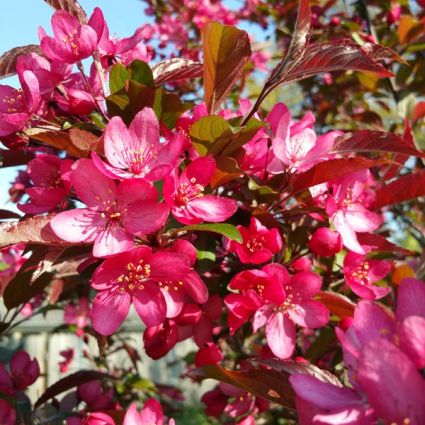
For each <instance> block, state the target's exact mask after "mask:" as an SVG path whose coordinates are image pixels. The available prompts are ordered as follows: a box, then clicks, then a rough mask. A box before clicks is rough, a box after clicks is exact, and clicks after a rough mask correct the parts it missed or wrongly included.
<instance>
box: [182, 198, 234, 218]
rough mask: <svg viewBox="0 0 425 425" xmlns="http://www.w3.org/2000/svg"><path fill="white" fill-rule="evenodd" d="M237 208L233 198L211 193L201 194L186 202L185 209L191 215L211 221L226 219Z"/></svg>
mask: <svg viewBox="0 0 425 425" xmlns="http://www.w3.org/2000/svg"><path fill="white" fill-rule="evenodd" d="M237 209H238V204H237V202H236V201H235V200H233V199H229V198H224V197H221V196H213V195H206V196H201V197H200V198H196V199H193V200H191V201H189V202H188V203H187V211H188V212H189V213H190V214H191V215H193V216H194V217H197V218H198V219H200V220H202V221H207V222H211V223H220V222H222V221H226V220H227V219H228V218H229V217H231V216H232V215H233V214H234V213H235V212H236V210H237Z"/></svg>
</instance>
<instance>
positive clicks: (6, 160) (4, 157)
mask: <svg viewBox="0 0 425 425" xmlns="http://www.w3.org/2000/svg"><path fill="white" fill-rule="evenodd" d="M32 159H34V155H33V154H32V153H29V152H26V151H10V150H6V149H0V167H2V168H5V167H16V166H17V165H23V164H27V163H28V162H30V161H31V160H32Z"/></svg>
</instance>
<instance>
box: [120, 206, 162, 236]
mask: <svg viewBox="0 0 425 425" xmlns="http://www.w3.org/2000/svg"><path fill="white" fill-rule="evenodd" d="M169 213H170V209H169V207H168V205H166V204H164V203H161V204H160V203H159V202H157V201H138V202H134V203H132V204H130V205H129V206H128V208H127V212H126V213H125V215H124V216H123V223H124V227H125V229H126V230H127V232H129V233H131V234H145V235H147V234H149V233H152V232H155V231H156V230H159V229H160V228H161V227H162V226H163V225H164V223H165V222H166V220H167V217H168V214H169Z"/></svg>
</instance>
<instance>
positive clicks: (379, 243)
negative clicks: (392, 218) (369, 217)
mask: <svg viewBox="0 0 425 425" xmlns="http://www.w3.org/2000/svg"><path fill="white" fill-rule="evenodd" d="M357 239H358V241H359V243H360V245H367V246H369V247H370V248H371V249H372V250H373V251H380V252H393V253H394V252H398V253H400V254H404V255H412V254H413V251H410V250H408V249H405V248H403V247H401V246H398V245H396V244H393V243H392V242H390V241H389V240H388V239H386V238H384V237H383V236H381V235H378V234H376V233H357Z"/></svg>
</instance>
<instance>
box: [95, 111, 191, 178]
mask: <svg viewBox="0 0 425 425" xmlns="http://www.w3.org/2000/svg"><path fill="white" fill-rule="evenodd" d="M104 138H105V156H106V159H107V160H108V163H105V162H103V161H102V160H101V158H100V157H99V155H98V154H96V153H95V152H93V154H92V158H93V162H94V164H95V165H96V167H97V168H98V169H99V170H100V171H101V172H102V173H104V174H105V175H106V176H108V177H110V178H114V179H116V178H119V179H130V178H139V177H143V178H145V179H146V180H149V181H156V180H160V179H162V178H164V177H165V176H166V175H168V174H169V173H170V172H171V171H172V169H173V168H174V167H175V166H176V165H177V162H178V158H179V156H180V153H181V150H182V146H183V138H182V135H181V134H180V133H178V134H177V135H176V136H174V137H173V138H172V139H170V140H169V141H168V142H167V143H161V142H160V139H159V123H158V119H157V117H156V115H155V112H154V111H153V109H151V108H143V109H142V110H141V111H140V112H138V113H137V115H136V116H135V117H134V119H133V121H132V122H131V124H130V127H129V128H127V127H126V125H125V124H124V122H123V120H122V119H121V118H120V117H113V118H112V119H111V121H109V123H108V125H107V127H106V129H105V136H104Z"/></svg>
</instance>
